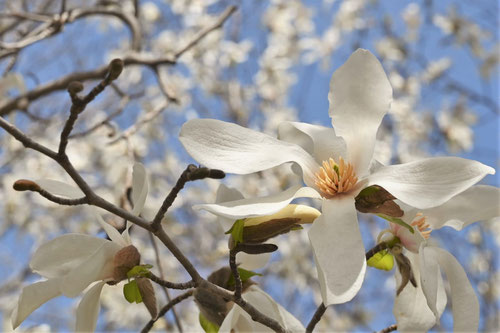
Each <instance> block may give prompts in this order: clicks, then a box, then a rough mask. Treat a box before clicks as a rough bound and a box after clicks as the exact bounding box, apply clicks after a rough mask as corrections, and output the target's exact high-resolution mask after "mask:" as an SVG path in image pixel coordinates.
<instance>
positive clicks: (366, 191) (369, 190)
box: [356, 185, 380, 198]
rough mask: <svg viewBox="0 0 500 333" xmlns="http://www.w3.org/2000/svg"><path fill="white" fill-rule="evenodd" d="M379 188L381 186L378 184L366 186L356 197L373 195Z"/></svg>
mask: <svg viewBox="0 0 500 333" xmlns="http://www.w3.org/2000/svg"><path fill="white" fill-rule="evenodd" d="M379 190H380V188H379V187H378V186H377V185H373V186H368V187H365V188H364V189H363V190H362V191H361V192H359V194H358V195H357V197H356V198H361V197H366V196H368V195H372V194H374V193H376V192H378V191H379Z"/></svg>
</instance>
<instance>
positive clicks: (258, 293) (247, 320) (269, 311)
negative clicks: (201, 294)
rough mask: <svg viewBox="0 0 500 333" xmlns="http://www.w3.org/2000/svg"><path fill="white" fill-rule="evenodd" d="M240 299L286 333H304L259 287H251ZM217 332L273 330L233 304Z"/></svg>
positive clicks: (291, 317)
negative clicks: (275, 323)
mask: <svg viewBox="0 0 500 333" xmlns="http://www.w3.org/2000/svg"><path fill="white" fill-rule="evenodd" d="M242 297H243V299H244V300H245V301H247V302H248V303H250V304H251V305H253V306H254V307H255V308H256V309H258V310H259V311H260V312H262V313H265V314H266V315H267V316H268V317H270V318H272V319H274V320H276V321H277V322H278V323H280V324H281V326H282V327H283V328H285V330H286V331H287V332H304V330H305V328H304V326H302V324H301V323H300V321H299V320H298V319H297V318H295V317H294V316H293V315H292V314H291V313H289V312H288V311H287V310H285V308H283V307H282V306H281V305H280V304H278V303H276V302H275V301H274V300H273V299H272V297H271V296H269V295H268V294H266V293H265V292H264V291H262V289H260V288H259V287H257V286H255V285H254V286H251V287H250V288H248V290H247V291H245V292H244V293H243V295H242ZM219 332H220V333H225V332H227V333H229V332H234V333H243V332H273V330H272V329H270V328H269V327H267V326H264V325H262V324H261V323H258V322H256V321H254V320H253V319H252V318H251V317H250V315H249V314H248V313H247V312H246V311H245V310H243V309H242V308H241V307H240V306H239V305H237V304H234V305H233V307H232V309H231V310H230V311H229V313H228V314H227V316H226V318H224V321H223V322H222V324H221V326H220V328H219Z"/></svg>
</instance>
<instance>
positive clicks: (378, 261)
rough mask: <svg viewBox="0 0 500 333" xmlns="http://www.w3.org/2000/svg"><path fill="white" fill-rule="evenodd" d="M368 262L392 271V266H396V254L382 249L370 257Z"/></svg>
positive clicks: (370, 264)
mask: <svg viewBox="0 0 500 333" xmlns="http://www.w3.org/2000/svg"><path fill="white" fill-rule="evenodd" d="M366 263H367V264H368V266H371V267H375V268H377V269H382V270H384V271H390V270H391V269H392V267H394V256H393V255H392V254H390V253H389V251H387V250H382V251H380V252H377V253H375V255H374V256H373V257H371V258H370V259H368V261H367V262H366Z"/></svg>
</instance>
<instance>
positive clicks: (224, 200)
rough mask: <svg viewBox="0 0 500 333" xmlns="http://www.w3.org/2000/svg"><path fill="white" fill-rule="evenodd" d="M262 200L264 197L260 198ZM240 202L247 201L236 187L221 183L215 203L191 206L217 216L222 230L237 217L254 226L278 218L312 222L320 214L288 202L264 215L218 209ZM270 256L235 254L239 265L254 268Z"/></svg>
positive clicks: (262, 264)
mask: <svg viewBox="0 0 500 333" xmlns="http://www.w3.org/2000/svg"><path fill="white" fill-rule="evenodd" d="M261 199H262V200H263V201H265V200H266V198H261ZM241 202H243V203H248V201H247V200H245V198H244V197H243V194H241V193H240V192H239V191H238V190H237V189H234V188H229V187H227V186H226V185H224V184H221V185H220V186H219V188H218V189H217V196H216V199H215V204H205V205H196V206H194V207H193V208H195V209H205V210H207V211H209V212H211V213H213V214H215V215H217V216H218V219H217V221H218V222H219V224H220V226H221V228H222V229H223V230H224V231H227V230H229V229H230V228H231V227H232V226H233V224H234V222H235V221H236V220H239V219H245V226H247V227H248V226H255V225H258V224H261V223H265V222H268V221H271V220H279V219H287V218H291V219H298V221H297V222H296V223H298V224H304V223H312V222H313V221H314V219H316V218H317V217H318V216H320V215H321V212H320V211H318V210H317V209H315V208H312V207H309V206H305V205H293V204H289V205H287V206H286V207H285V208H283V209H281V210H280V211H278V212H277V213H274V214H266V215H255V214H252V215H251V216H250V215H241V214H229V215H228V214H224V213H223V212H222V211H221V210H220V209H221V208H222V207H223V206H222V207H221V206H219V205H225V206H227V205H239V204H240V203H241ZM270 257H271V253H262V254H257V255H256V254H246V253H244V252H238V254H236V262H237V263H238V264H240V265H239V267H241V268H244V269H248V270H255V269H259V268H262V267H264V266H265V265H266V264H267V262H268V261H269V258H270Z"/></svg>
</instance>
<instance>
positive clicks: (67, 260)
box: [30, 234, 108, 278]
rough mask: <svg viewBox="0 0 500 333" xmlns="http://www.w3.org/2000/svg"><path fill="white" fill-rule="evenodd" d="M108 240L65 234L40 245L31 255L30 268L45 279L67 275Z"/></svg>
mask: <svg viewBox="0 0 500 333" xmlns="http://www.w3.org/2000/svg"><path fill="white" fill-rule="evenodd" d="M106 242H108V240H106V239H103V238H98V237H92V236H87V235H83V234H66V235H62V236H59V237H57V238H54V239H53V240H51V241H49V242H47V243H44V244H42V245H41V246H40V247H39V248H38V249H37V250H36V252H35V253H34V254H33V256H32V258H31V261H30V267H31V269H32V270H33V272H35V273H38V274H40V275H41V276H43V277H46V278H55V277H58V276H62V275H65V274H67V273H68V272H69V271H71V270H72V269H74V268H75V267H78V266H79V265H80V264H81V263H82V262H83V261H85V260H86V259H87V258H89V257H90V256H91V255H92V254H93V253H94V252H95V249H97V248H99V247H100V246H102V245H103V244H104V243H106Z"/></svg>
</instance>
